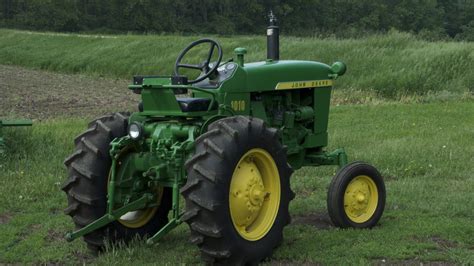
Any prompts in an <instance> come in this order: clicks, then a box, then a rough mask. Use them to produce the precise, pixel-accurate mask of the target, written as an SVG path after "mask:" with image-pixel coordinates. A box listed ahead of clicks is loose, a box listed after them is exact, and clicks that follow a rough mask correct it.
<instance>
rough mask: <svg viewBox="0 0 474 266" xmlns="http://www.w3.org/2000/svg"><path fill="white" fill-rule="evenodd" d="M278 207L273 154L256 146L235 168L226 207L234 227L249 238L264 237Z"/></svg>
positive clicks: (241, 234)
mask: <svg viewBox="0 0 474 266" xmlns="http://www.w3.org/2000/svg"><path fill="white" fill-rule="evenodd" d="M279 206H280V175H279V172H278V168H277V166H276V163H275V161H274V160H273V158H272V156H271V155H270V154H269V153H268V152H267V151H265V150H263V149H259V148H255V149H251V150H249V151H248V152H247V153H245V154H244V155H243V156H242V157H241V159H240V160H239V162H238V163H237V166H236V167H235V169H234V173H233V175H232V180H231V183H230V191H229V209H230V215H231V218H232V223H233V224H234V228H235V229H236V231H237V232H238V233H239V235H240V236H241V237H243V238H244V239H246V240H249V241H257V240H259V239H261V238H263V237H264V236H265V235H266V234H267V233H268V231H270V229H271V228H272V226H273V223H274V222H275V219H276V216H277V214H278V208H279Z"/></svg>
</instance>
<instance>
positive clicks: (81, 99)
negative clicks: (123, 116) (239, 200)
mask: <svg viewBox="0 0 474 266" xmlns="http://www.w3.org/2000/svg"><path fill="white" fill-rule="evenodd" d="M129 83H130V82H129V81H128V80H120V79H118V80H117V79H109V78H100V77H89V76H84V75H70V74H59V73H53V72H48V71H40V70H31V69H26V68H22V67H16V66H5V65H0V118H30V119H35V120H43V119H49V118H55V117H87V118H92V117H96V116H99V115H102V114H105V113H110V112H117V111H135V110H136V109H137V104H138V101H139V96H138V95H136V94H134V93H133V92H132V91H130V90H128V88H127V85H128V84H129Z"/></svg>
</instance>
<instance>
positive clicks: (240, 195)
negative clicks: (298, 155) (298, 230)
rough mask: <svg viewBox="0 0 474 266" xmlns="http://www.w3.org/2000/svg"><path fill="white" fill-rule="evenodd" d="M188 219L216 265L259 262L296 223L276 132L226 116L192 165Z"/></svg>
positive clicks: (202, 141) (200, 144) (203, 139)
mask: <svg viewBox="0 0 474 266" xmlns="http://www.w3.org/2000/svg"><path fill="white" fill-rule="evenodd" d="M186 170H187V173H188V180H187V183H186V185H185V186H184V187H183V188H182V189H181V193H182V194H183V196H184V198H185V199H186V212H185V214H184V216H183V220H185V221H186V222H187V223H188V224H189V227H190V229H191V234H192V235H191V241H192V242H193V243H195V244H197V245H198V246H199V248H200V250H201V254H202V256H203V258H204V259H205V260H206V261H208V262H211V263H219V264H231V265H244V264H257V263H258V262H260V261H261V260H263V259H264V258H266V257H268V256H270V255H271V253H272V251H273V249H274V248H275V247H276V246H278V245H279V244H280V243H281V241H282V239H283V227H284V226H286V225H287V224H288V223H289V222H290V216H289V212H288V205H289V202H290V200H291V199H292V198H293V197H294V193H293V192H292V191H291V190H290V183H289V178H290V175H291V173H292V170H291V168H290V167H289V165H288V164H287V162H286V153H285V151H284V149H283V146H282V145H281V143H280V141H279V140H278V136H277V132H276V129H272V128H268V127H266V125H265V124H264V122H263V121H262V120H260V119H257V118H251V117H244V116H237V117H231V118H224V119H222V120H219V121H217V122H214V123H212V124H211V125H210V126H209V131H208V132H206V133H204V134H203V135H201V136H200V137H199V138H197V139H196V151H195V154H194V156H193V157H191V158H190V159H189V160H188V161H187V163H186Z"/></svg>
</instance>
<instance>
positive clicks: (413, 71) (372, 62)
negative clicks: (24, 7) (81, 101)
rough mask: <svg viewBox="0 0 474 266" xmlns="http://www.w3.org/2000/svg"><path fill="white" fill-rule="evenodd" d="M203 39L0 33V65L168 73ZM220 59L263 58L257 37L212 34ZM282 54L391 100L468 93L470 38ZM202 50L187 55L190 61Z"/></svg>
mask: <svg viewBox="0 0 474 266" xmlns="http://www.w3.org/2000/svg"><path fill="white" fill-rule="evenodd" d="M200 37H204V36H173V35H163V36H161V35H148V36H137V35H117V36H113V35H108V36H90V35H89V36H88V35H75V34H54V33H36V32H26V31H16V30H0V64H11V65H20V66H26V67H31V68H36V69H45V70H51V71H59V72H66V73H86V74H93V75H103V76H109V77H118V78H127V79H128V78H130V77H131V76H132V75H134V74H162V75H163V74H164V75H167V74H171V73H172V66H173V64H174V61H175V59H176V57H177V55H178V53H179V51H180V50H181V49H183V48H184V47H185V46H186V45H187V44H189V43H190V42H191V41H193V40H196V39H198V38H200ZM212 37H214V38H216V39H218V40H219V41H220V42H221V44H222V46H223V47H224V59H228V58H231V57H232V56H233V52H232V51H233V49H234V48H236V47H246V48H247V50H248V54H247V56H246V61H249V62H250V61H256V60H264V59H265V56H266V52H265V49H266V44H265V36H264V35H262V36H234V37H217V36H212ZM280 44H281V57H282V59H301V60H315V61H321V62H325V63H328V64H330V63H332V62H334V61H336V60H342V61H344V62H346V63H347V65H348V69H349V70H348V72H347V74H346V76H345V77H343V78H341V79H340V81H339V82H338V88H341V89H351V90H363V91H366V90H367V91H375V92H376V93H378V94H380V95H383V96H388V97H394V96H400V95H413V94H417V95H420V94H426V93H428V92H433V91H435V92H436V91H450V92H452V93H466V92H467V93H472V92H473V91H474V43H472V42H471V43H468V42H426V41H422V40H419V39H417V38H415V37H414V36H412V35H410V34H407V33H399V32H391V33H390V34H387V35H374V36H372V37H368V38H366V39H343V40H338V39H317V38H297V37H285V36H282V37H281V41H280ZM198 56H203V54H197V55H195V56H194V59H196V58H197V57H198Z"/></svg>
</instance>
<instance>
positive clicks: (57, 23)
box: [0, 0, 474, 40]
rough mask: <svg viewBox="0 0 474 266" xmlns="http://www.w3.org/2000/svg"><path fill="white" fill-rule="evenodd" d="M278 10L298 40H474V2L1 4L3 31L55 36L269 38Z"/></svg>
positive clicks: (83, 0)
mask: <svg viewBox="0 0 474 266" xmlns="http://www.w3.org/2000/svg"><path fill="white" fill-rule="evenodd" d="M270 9H273V10H274V11H275V14H276V15H277V16H278V18H279V19H280V22H281V25H282V27H283V31H284V32H286V33H288V34H291V35H320V34H322V35H333V34H335V35H337V36H345V37H348V36H349V37H350V36H360V35H361V34H363V33H373V32H386V31H388V30H390V29H391V28H395V29H398V30H400V31H408V32H415V33H419V34H420V35H422V36H424V37H425V38H428V39H440V38H445V37H446V36H450V37H457V38H459V39H464V40H474V33H473V31H474V22H473V21H474V1H473V0H454V1H453V0H418V1H409V0H359V1H354V0H337V1H329V0H258V1H254V0H241V1H230V0H199V1H188V0H158V1H152V0H1V1H0V25H3V26H7V27H17V28H24V29H33V30H52V31H101V32H104V31H121V32H123V31H135V32H158V33H161V32H168V33H169V32H183V33H214V34H235V33H238V34H255V33H259V32H262V30H263V29H264V26H265V25H266V22H265V20H266V19H265V14H266V13H267V12H268V10H270Z"/></svg>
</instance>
